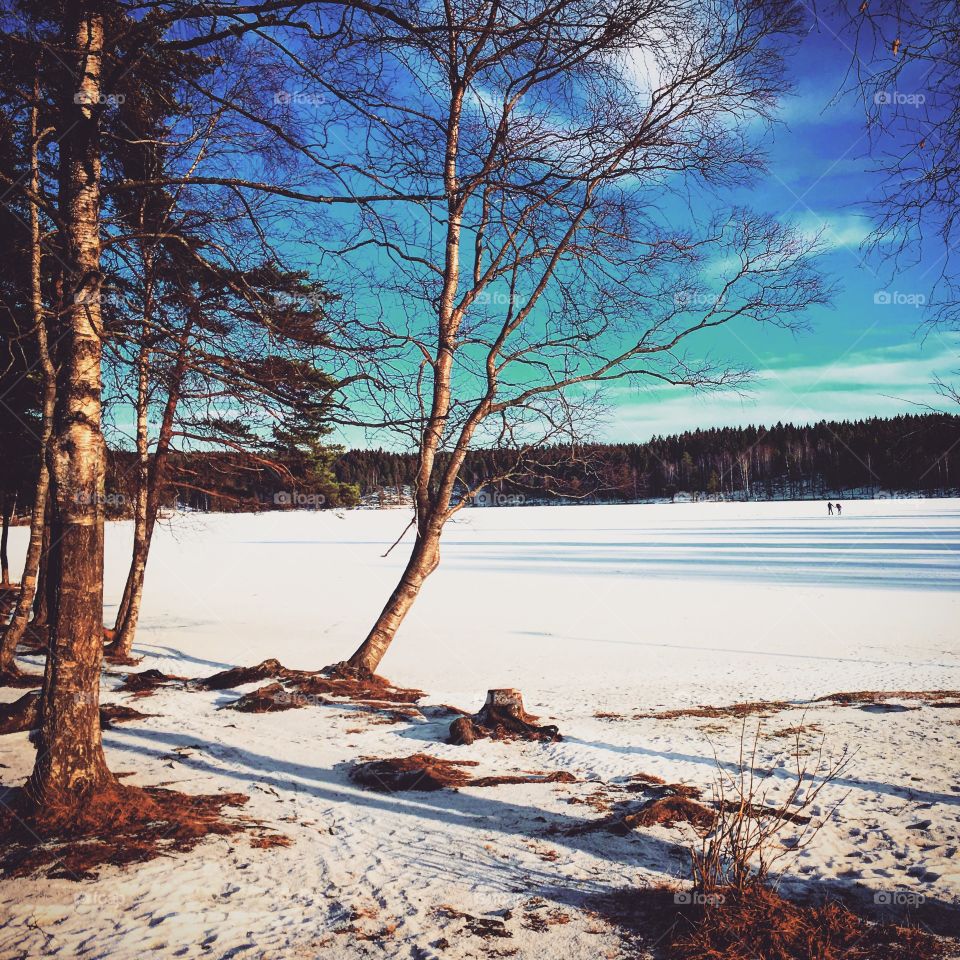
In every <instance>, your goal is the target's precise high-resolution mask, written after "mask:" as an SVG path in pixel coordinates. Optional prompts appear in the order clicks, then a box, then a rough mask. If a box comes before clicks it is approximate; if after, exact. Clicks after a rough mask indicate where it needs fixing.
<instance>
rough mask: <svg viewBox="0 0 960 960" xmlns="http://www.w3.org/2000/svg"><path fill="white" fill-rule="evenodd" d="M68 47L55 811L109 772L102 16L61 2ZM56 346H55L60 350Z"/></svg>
mask: <svg viewBox="0 0 960 960" xmlns="http://www.w3.org/2000/svg"><path fill="white" fill-rule="evenodd" d="M64 36H65V41H66V42H65V44H64V46H65V47H66V48H67V49H74V50H76V51H77V52H78V63H77V69H76V71H69V73H68V76H72V77H75V78H76V79H75V82H76V88H75V89H73V88H70V81H69V80H68V81H67V85H68V89H67V90H65V91H64V96H63V97H62V101H61V102H62V104H63V108H64V112H65V116H64V118H63V132H62V133H61V136H60V141H59V144H60V172H59V180H60V184H59V186H60V198H59V204H60V216H61V219H62V222H63V230H62V233H63V238H64V243H63V254H64V256H63V260H64V263H65V264H66V265H67V269H68V277H67V279H68V280H69V283H68V284H67V286H66V290H67V292H68V296H71V295H72V296H71V299H70V300H68V302H67V303H65V304H64V305H63V309H62V310H61V311H59V313H58V322H59V324H60V325H61V327H60V329H58V330H57V331H56V332H57V334H58V336H57V340H58V341H59V350H58V360H59V361H60V363H59V370H58V375H59V381H58V384H57V401H56V408H55V415H54V429H53V436H52V442H51V446H50V453H49V467H50V475H51V486H52V494H53V502H54V515H53V526H52V529H51V537H50V542H51V546H52V550H51V557H50V572H49V576H50V578H51V580H52V581H53V583H54V589H53V604H52V609H51V611H50V615H51V625H50V643H49V651H48V656H47V670H46V674H45V690H44V703H43V716H42V718H41V724H40V738H39V742H38V745H37V760H36V764H35V766H34V768H33V773H32V774H31V777H30V781H29V784H28V791H29V794H30V796H31V798H32V799H33V802H34V804H35V806H36V809H37V811H38V813H40V814H41V815H46V816H50V817H54V818H56V819H57V820H61V819H63V818H65V817H69V816H70V815H71V813H73V812H79V811H80V810H81V809H83V807H84V805H85V803H86V801H87V800H88V799H89V798H90V797H91V794H93V793H94V792H95V791H97V790H98V789H100V788H102V787H106V786H108V785H110V784H112V783H114V782H115V781H114V780H113V777H112V775H111V774H110V772H109V770H108V769H107V764H106V759H105V758H104V755H103V745H102V743H101V739H100V722H99V699H100V667H101V662H102V658H103V519H104V517H103V497H104V477H105V467H106V455H105V447H104V441H103V433H102V430H101V423H100V418H101V399H100V392H101V374H100V360H101V350H102V336H103V326H102V322H101V314H100V284H101V274H100V224H99V216H100V131H99V115H100V111H101V109H102V108H101V106H100V104H101V103H102V95H103V88H102V83H101V70H102V57H103V17H102V15H101V14H99V13H97V12H94V10H92V9H91V5H89V4H88V3H86V2H83V0H74V2H72V3H69V4H68V5H67V10H66V17H65V35H64ZM60 351H62V353H61V352H60Z"/></svg>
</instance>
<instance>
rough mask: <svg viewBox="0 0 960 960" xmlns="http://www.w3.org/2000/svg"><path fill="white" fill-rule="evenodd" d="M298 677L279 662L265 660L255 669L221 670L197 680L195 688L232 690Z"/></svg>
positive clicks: (234, 668) (194, 683)
mask: <svg viewBox="0 0 960 960" xmlns="http://www.w3.org/2000/svg"><path fill="white" fill-rule="evenodd" d="M295 675H296V671H294V670H288V669H287V668H286V667H285V666H284V665H283V664H282V663H281V662H280V661H279V660H273V659H270V660H264V661H263V662H262V663H258V664H257V665H256V666H255V667H231V668H230V669H229V670H221V671H220V672H219V673H215V674H213V675H212V676H210V677H204V679H202V680H195V681H194V682H193V686H195V687H199V688H200V689H201V690H232V689H233V688H234V687H242V686H243V685H244V684H246V683H259V682H260V681H263V680H286V679H287V678H289V677H293V676H295Z"/></svg>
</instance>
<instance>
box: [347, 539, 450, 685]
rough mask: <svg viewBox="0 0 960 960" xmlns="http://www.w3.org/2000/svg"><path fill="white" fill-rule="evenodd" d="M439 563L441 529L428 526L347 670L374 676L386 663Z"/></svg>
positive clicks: (348, 662)
mask: <svg viewBox="0 0 960 960" xmlns="http://www.w3.org/2000/svg"><path fill="white" fill-rule="evenodd" d="M439 563H440V528H439V527H433V526H431V525H426V528H425V530H424V531H423V533H422V534H421V533H418V534H417V539H416V542H415V543H414V545H413V551H412V552H411V554H410V559H409V560H408V561H407V566H406V568H405V569H404V571H403V576H402V577H401V578H400V582H399V583H398V584H397V586H396V587H395V589H394V591H393V593H392V594H390V599H389V600H388V601H387V604H386V606H385V607H384V608H383V610H382V611H381V613H380V616H379V617H378V618H377V622H376V623H375V624H374V625H373V629H372V630H371V631H370V633H368V634H367V638H366V640H364V641H363V643H361V644H360V646H359V647H358V648H357V649H356V651H355V652H354V654H353V656H352V657H351V658H350V659H349V660H348V661H347V664H348V666H350V667H353V668H354V669H356V670H360V671H364V672H370V673H374V672H375V671H376V669H377V667H378V666H379V665H380V661H381V660H383V657H384V655H385V654H386V652H387V649H388V648H389V646H390V644H391V642H392V641H393V638H394V636H395V635H396V633H397V630H398V629H399V627H400V624H401V623H403V618H404V617H405V616H406V615H407V611H409V609H410V608H411V607H412V606H413V601H414V600H416V599H417V595H418V594H419V593H420V588H421V587H422V586H423V583H424V581H425V580H426V579H427V577H429V576H430V574H431V573H433V571H434V570H436V569H437V565H438V564H439Z"/></svg>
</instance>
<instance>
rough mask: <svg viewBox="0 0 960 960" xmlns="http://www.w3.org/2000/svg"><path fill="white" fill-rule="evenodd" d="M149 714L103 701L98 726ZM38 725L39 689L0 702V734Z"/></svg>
mask: <svg viewBox="0 0 960 960" xmlns="http://www.w3.org/2000/svg"><path fill="white" fill-rule="evenodd" d="M148 716H149V714H147V713H140V711H139V710H134V709H133V708H132V707H127V706H123V705H122V704H118V703H105V704H103V705H102V706H101V707H100V728H101V729H102V730H108V729H109V728H110V727H111V726H113V724H115V723H125V722H127V721H129V720H145V719H146V718H147V717H148ZM39 726H40V691H39V690H34V691H32V692H30V693H27V694H24V695H23V696H22V697H21V698H20V699H19V700H15V701H14V702H13V703H9V704H6V703H5V704H0V735H2V734H6V733H25V732H26V731H28V730H36V729H37V727H39Z"/></svg>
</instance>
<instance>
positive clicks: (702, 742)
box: [0, 500, 960, 960]
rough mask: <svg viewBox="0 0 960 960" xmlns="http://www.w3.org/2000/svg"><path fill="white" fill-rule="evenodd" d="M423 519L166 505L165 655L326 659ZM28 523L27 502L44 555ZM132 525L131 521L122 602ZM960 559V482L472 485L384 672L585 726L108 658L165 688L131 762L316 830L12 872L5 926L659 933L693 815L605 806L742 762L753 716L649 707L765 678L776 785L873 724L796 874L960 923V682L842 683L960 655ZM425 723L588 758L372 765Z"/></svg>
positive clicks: (462, 699) (121, 934)
mask: <svg viewBox="0 0 960 960" xmlns="http://www.w3.org/2000/svg"><path fill="white" fill-rule="evenodd" d="M407 521H408V516H407V514H406V513H405V512H402V511H397V510H394V511H390V510H383V511H380V510H356V511H349V512H344V513H335V512H330V511H324V512H309V511H307V512H291V513H283V514H262V515H256V516H250V515H242V516H241V515H198V514H190V515H180V516H177V517H175V518H173V519H172V520H169V521H167V522H164V523H163V524H162V526H161V528H160V529H158V531H157V534H156V536H155V541H154V548H153V550H154V552H153V554H152V556H151V561H150V569H149V571H148V574H147V586H146V591H145V598H144V605H143V615H142V619H141V626H140V630H139V634H138V639H137V643H136V653H137V655H139V656H142V657H143V661H142V663H141V664H140V665H139V666H138V667H136V668H135V669H137V670H142V669H147V668H155V669H158V670H160V671H162V672H164V673H167V674H173V675H180V676H186V677H204V676H208V675H210V674H212V673H214V672H216V671H219V670H222V669H225V668H226V667H230V666H234V665H249V664H255V663H258V662H259V661H262V660H264V659H266V658H268V657H275V658H277V659H279V660H280V661H281V662H282V663H283V664H284V665H285V666H287V667H290V668H302V669H311V670H314V669H318V668H320V667H323V666H324V665H326V664H329V663H331V662H335V661H337V660H341V659H343V658H344V657H346V656H347V655H349V654H350V653H351V652H352V650H353V648H354V647H355V646H356V644H357V643H358V642H359V641H360V640H361V639H362V637H363V636H364V634H365V633H366V630H367V629H368V628H369V626H370V624H371V622H372V619H373V617H374V615H375V613H376V611H377V610H378V609H379V608H380V606H381V605H382V603H383V601H384V600H385V598H386V596H387V594H388V593H389V591H390V589H391V588H392V587H393V585H394V583H395V582H396V579H397V577H398V574H399V571H400V569H401V568H402V565H403V562H404V559H405V552H404V551H405V546H404V545H403V544H401V546H400V547H398V548H397V549H396V550H394V551H393V552H392V553H391V554H390V555H389V556H388V557H386V558H383V557H382V554H383V553H384V551H385V550H386V548H387V547H388V546H389V544H390V543H392V542H393V541H394V540H395V539H396V537H397V536H398V535H399V534H400V532H401V531H402V530H403V528H404V526H405V525H406V523H407ZM25 534H26V531H25V529H23V528H18V529H15V530H14V531H13V533H12V537H11V551H12V561H13V563H14V564H15V565H16V564H19V563H20V562H21V558H22V551H23V549H24V546H25ZM130 536H131V531H130V525H129V524H124V523H117V524H110V525H109V526H108V530H107V548H106V549H107V556H106V560H107V592H106V610H105V622H106V623H108V624H110V623H112V620H113V614H114V612H115V610H116V604H117V602H118V599H119V593H120V590H121V587H122V582H123V577H124V574H125V564H126V563H127V561H128V551H129V543H130ZM958 560H960V501H958V500H881V501H854V502H850V503H849V504H847V505H845V510H844V513H843V516H842V517H827V516H826V508H825V505H824V504H821V503H811V502H794V503H790V502H788V503H755V504H723V503H706V504H664V505H637V506H589V507H587V506H575V507H528V508H514V509H510V508H488V509H467V510H464V511H461V513H460V514H458V516H457V519H456V521H455V522H454V523H453V524H451V525H450V527H449V528H448V531H447V533H446V534H445V539H444V545H443V561H442V564H441V567H440V569H439V570H438V572H437V573H436V574H435V575H434V577H432V578H431V580H430V581H429V583H428V584H427V587H426V588H425V590H424V594H423V596H422V598H421V599H420V600H419V601H418V603H417V604H416V605H415V607H414V609H413V612H412V613H411V614H410V616H409V618H408V619H407V621H406V622H405V624H404V626H403V628H402V630H401V632H400V634H399V636H398V638H397V640H396V643H395V644H394V646H393V648H392V649H391V651H390V652H389V654H388V656H387V658H386V659H385V661H384V662H383V665H382V668H381V672H382V673H383V674H384V675H385V676H387V677H389V678H390V679H391V680H392V681H393V682H395V683H397V684H403V685H407V686H413V687H418V688H420V689H422V690H424V691H425V692H426V697H425V698H424V699H423V700H422V701H421V703H420V705H421V707H424V708H427V707H429V706H431V705H440V704H453V705H455V706H457V707H461V708H464V709H468V710H470V711H473V710H476V709H478V708H479V706H480V705H481V703H482V701H483V698H484V694H485V692H486V690H487V689H488V688H493V687H517V688H519V689H521V690H522V691H523V694H524V697H525V700H526V705H527V708H528V709H529V710H530V711H531V712H533V713H535V714H538V715H539V716H540V717H541V718H542V720H543V722H546V723H553V724H556V725H557V726H558V727H559V729H560V731H561V733H562V734H563V740H562V741H561V742H558V743H550V744H540V743H520V742H516V743H500V742H493V741H479V742H477V743H475V744H473V745H472V746H470V747H463V746H451V745H449V744H446V743H445V742H444V739H445V736H446V729H447V727H448V725H449V722H450V718H449V716H445V715H443V714H442V713H440V712H439V711H431V710H429V709H424V710H423V713H422V715H420V716H416V717H410V718H407V719H405V720H400V721H398V722H382V721H383V720H384V719H385V718H384V717H383V716H381V715H379V714H376V713H369V712H363V711H358V710H356V709H355V708H353V707H352V706H351V705H350V704H342V705H341V704H333V705H331V704H314V703H311V704H307V705H305V706H303V707H302V708H301V709H293V710H288V711H285V712H282V713H276V714H247V713H240V712H237V711H234V710H230V709H223V708H224V707H226V706H227V705H228V704H229V703H231V702H232V701H234V700H236V699H237V697H238V696H239V695H240V694H242V693H243V692H246V691H247V690H249V689H253V688H254V687H255V686H257V684H253V685H249V686H247V687H242V688H239V689H237V690H225V691H211V692H197V691H187V690H183V689H178V688H173V687H170V688H162V689H160V690H158V691H157V692H156V693H155V694H153V695H152V696H150V697H145V698H142V699H138V700H133V699H131V697H130V695H129V694H123V693H118V692H116V688H117V687H118V686H119V684H120V682H121V680H122V678H123V675H124V674H125V672H127V671H125V670H122V669H120V668H117V667H108V672H107V674H106V675H105V677H104V684H103V694H102V699H103V700H104V701H106V702H109V703H127V704H131V705H134V706H136V708H137V709H139V710H141V711H142V712H143V713H146V714H149V716H148V717H147V718H145V719H141V720H136V721H134V722H131V723H126V724H122V725H117V726H115V727H113V728H112V729H108V730H106V731H105V732H104V741H105V746H106V752H107V759H108V762H109V764H110V767H111V768H112V769H113V770H115V771H129V772H130V773H131V776H130V777H129V778H128V781H127V782H131V783H135V784H138V785H158V784H163V785H168V786H172V787H175V788H176V789H178V790H183V791H185V792H188V793H201V792H203V793H216V792H220V791H240V792H243V793H246V794H248V795H249V797H250V802H249V804H248V805H247V807H246V808H245V810H244V813H245V815H249V816H253V817H256V818H258V819H260V820H261V821H263V824H264V829H265V830H266V831H267V832H268V833H272V834H282V835H284V836H285V837H288V838H289V839H290V840H291V841H292V842H291V844H290V846H277V847H273V848H268V849H258V848H256V847H252V846H251V845H250V843H249V841H248V839H247V838H246V837H245V836H243V835H239V836H232V837H220V838H212V839H208V840H206V841H205V842H203V843H202V844H201V845H200V846H198V847H197V848H196V849H195V850H193V851H192V852H191V853H188V854H183V855H177V856H173V857H163V858H160V859H157V860H154V861H152V862H150V863H147V864H144V865H142V866H134V867H131V868H129V869H120V868H117V867H106V868H104V869H103V870H102V871H101V873H100V876H99V878H98V879H96V880H94V881H90V882H84V883H79V884H78V883H76V882H72V881H71V880H68V879H31V880H23V879H17V880H6V881H4V882H3V883H0V922H2V929H0V957H3V958H13V957H21V956H22V957H28V956H29V957H36V956H62V957H84V958H95V957H104V958H106V957H111V958H133V957H145V956H154V957H164V958H165V957H195V956H197V957H199V956H205V957H220V958H227V957H231V958H232V957H305V958H306V957H311V958H312V957H337V958H339V957H344V958H352V957H411V958H427V957H445V958H456V960H458V958H461V957H485V956H519V957H536V958H537V960H550V958H557V960H560V958H579V957H583V958H595V957H611V958H613V957H618V956H629V955H636V954H634V953H631V952H630V951H631V950H634V949H635V947H636V943H637V939H638V937H640V936H641V935H642V929H641V930H639V931H638V930H637V929H636V928H635V926H632V925H631V924H630V923H629V922H628V918H629V917H628V915H629V901H630V896H631V894H632V893H633V892H635V891H637V890H642V889H644V888H646V887H649V886H651V885H656V884H659V883H667V882H676V883H677V885H678V889H680V884H682V883H685V882H686V881H687V878H688V855H687V852H686V851H687V845H688V843H689V842H690V834H689V832H688V831H687V830H685V829H684V828H683V825H677V826H674V827H667V826H654V827H651V828H649V829H639V830H635V831H631V832H628V833H626V834H624V835H619V834H614V833H612V832H609V831H597V830H584V829H580V828H582V827H583V826H584V825H585V824H588V823H589V822H591V821H593V820H597V819H599V818H601V817H602V816H603V815H604V804H610V803H616V802H618V801H619V800H622V799H623V798H624V797H625V796H627V794H626V793H625V792H624V791H625V789H626V786H627V785H628V784H629V783H630V780H629V778H630V777H632V776H634V775H636V774H638V773H643V774H647V775H652V776H655V777H660V778H663V779H664V780H665V781H667V782H668V783H682V784H690V785H693V786H697V787H700V788H701V789H703V790H704V791H705V792H706V794H709V790H710V788H711V785H712V784H713V782H714V780H715V778H716V775H717V764H718V763H720V764H721V765H723V764H726V765H728V766H729V765H730V764H734V763H735V762H736V760H737V756H738V751H739V749H740V740H741V731H742V721H741V719H739V718H737V717H735V716H730V715H721V716H713V717H710V716H704V715H700V716H697V715H692V716H691V715H685V716H683V715H682V716H677V717H674V718H665V717H662V716H638V715H643V714H657V713H662V712H665V711H683V710H686V709H688V708H699V707H704V706H715V707H723V706H726V705H729V704H734V703H738V702H743V701H761V700H762V701H783V703H782V704H781V705H780V706H779V707H776V708H770V709H767V710H765V711H762V712H761V713H759V714H751V715H750V716H749V717H748V719H747V721H746V723H747V729H748V733H749V735H750V736H751V737H752V736H753V734H754V732H755V730H756V727H757V723H758V720H759V722H760V723H761V740H760V744H759V747H758V752H757V757H756V761H755V767H756V768H757V769H758V770H760V771H761V772H762V773H763V774H764V775H766V776H767V777H768V780H767V782H768V783H769V784H770V787H771V790H772V791H773V794H772V796H774V797H775V795H776V791H777V790H778V789H782V788H785V785H786V784H788V783H789V771H790V768H791V764H792V763H793V761H794V758H793V756H792V755H793V753H794V752H796V742H797V737H798V736H799V743H800V750H801V753H802V754H803V755H804V756H807V757H809V756H812V751H816V750H817V749H819V748H820V746H821V744H822V746H823V749H824V751H825V755H828V756H831V757H836V756H839V755H841V754H842V752H843V751H844V749H846V750H847V751H848V752H849V753H850V754H851V757H850V760H849V763H848V765H847V766H846V768H845V769H844V770H843V772H842V774H841V775H840V776H839V777H838V778H837V779H836V780H835V781H834V782H832V783H830V784H829V785H828V786H827V787H826V788H825V789H824V791H823V794H822V796H821V797H819V798H818V800H817V804H816V805H815V806H816V808H817V809H814V810H812V811H810V812H812V813H813V814H814V815H815V816H818V815H821V814H824V813H827V812H829V811H830V810H831V809H832V808H833V806H834V805H835V804H838V803H839V806H837V808H836V811H835V813H834V814H833V815H832V816H831V817H830V818H829V820H828V822H827V823H826V824H825V825H824V827H823V828H822V830H821V831H820V833H819V835H818V836H817V837H816V838H815V840H814V842H813V843H811V845H810V846H809V847H808V848H807V849H805V850H803V851H802V852H801V853H800V854H799V855H798V856H796V857H795V858H792V859H791V860H789V861H787V862H786V863H785V864H784V871H785V872H784V877H783V881H782V882H783V888H784V889H785V890H786V891H788V892H789V893H791V895H796V896H814V895H822V894H824V893H836V894H837V895H841V896H843V897H846V898H849V899H850V900H852V901H856V902H858V903H862V904H864V905H866V907H867V908H871V909H873V908H876V907H877V903H878V901H879V903H880V905H881V906H882V905H883V904H884V902H886V903H894V902H896V901H898V900H899V901H906V900H907V898H908V897H912V898H913V899H914V901H915V902H917V903H920V902H921V901H922V906H923V908H924V909H925V910H926V911H928V913H929V915H930V916H931V917H934V918H936V920H935V922H936V923H937V924H938V925H939V926H940V928H941V929H947V928H948V927H949V925H950V923H951V922H952V923H953V925H954V927H957V926H958V921H957V917H958V916H960V854H958V850H960V777H958V773H957V756H958V746H960V708H958V707H957V706H953V707H951V706H945V705H943V704H944V703H945V702H946V703H949V702H950V698H949V697H946V696H944V697H941V698H940V699H939V700H922V699H918V698H904V697H903V696H896V697H893V698H890V699H885V700H884V699H882V698H875V697H867V698H865V699H864V700H863V702H855V703H850V704H845V703H843V702H841V701H837V700H821V699H820V698H827V697H829V696H831V695H835V694H838V693H842V692H851V691H853V692H856V691H880V692H883V691H887V692H891V691H893V692H900V693H902V692H907V693H910V692H914V693H923V692H929V691H956V690H958V689H960V635H958V623H960V562H958ZM21 662H22V664H23V665H24V666H28V665H31V664H32V665H36V664H37V663H38V662H39V661H38V660H37V659H36V658H29V657H26V658H23V659H22V661H21ZM19 693H20V691H15V690H10V689H6V690H4V691H3V696H4V699H6V700H12V699H14V698H15V697H16V696H17V695H19ZM796 728H801V732H800V733H799V734H795V733H790V732H787V731H793V730H795V729H796ZM416 752H429V753H431V754H433V755H434V756H438V757H443V758H447V759H465V760H471V761H477V763H478V766H477V767H476V768H475V770H476V773H477V775H483V774H487V773H489V774H504V773H522V772H524V771H531V770H536V771H547V772H549V771H565V772H568V773H570V774H573V775H574V776H575V777H576V778H577V782H575V783H526V784H515V785H504V786H499V787H496V788H484V787H474V786H467V787H464V788H462V789H460V790H458V791H453V790H440V791H436V792H433V793H416V792H414V793H404V794H392V793H376V792H371V791H367V790H364V789H362V788H360V787H359V786H358V785H356V784H355V783H353V782H352V781H350V780H349V779H348V775H347V773H348V769H349V767H350V765H351V764H352V763H354V762H355V761H357V760H358V759H359V758H372V757H402V756H406V755H409V754H413V753H416ZM32 761H33V747H32V745H31V744H30V742H29V740H28V737H27V735H26V734H14V735H10V736H5V737H3V738H0V764H2V765H3V782H4V784H5V785H11V784H15V783H17V782H19V781H20V780H21V779H22V778H23V777H25V776H26V775H27V774H28V773H29V771H30V768H31V765H32ZM841 800H842V802H840V801H841ZM878 895H879V896H878ZM464 914H466V915H469V917H472V918H483V919H486V920H489V921H490V923H488V924H487V925H486V926H483V925H482V924H480V925H477V924H476V923H474V922H473V921H471V920H470V919H464V916H463V915H464ZM477 931H480V932H477ZM491 931H496V932H493V933H491Z"/></svg>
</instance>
